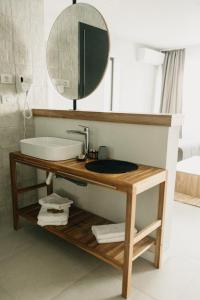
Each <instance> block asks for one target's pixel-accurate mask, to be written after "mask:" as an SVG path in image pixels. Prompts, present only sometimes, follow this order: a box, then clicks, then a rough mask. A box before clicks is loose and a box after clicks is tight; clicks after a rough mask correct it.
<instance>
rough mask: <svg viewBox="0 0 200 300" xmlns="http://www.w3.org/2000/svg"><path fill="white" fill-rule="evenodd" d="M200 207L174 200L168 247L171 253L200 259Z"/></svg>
mask: <svg viewBox="0 0 200 300" xmlns="http://www.w3.org/2000/svg"><path fill="white" fill-rule="evenodd" d="M199 228H200V208H199V207H195V206H192V205H187V204H182V203H179V202H175V205H174V209H173V224H172V235H171V240H170V248H171V254H172V255H178V256H184V257H190V258H194V259H199V260H200V239H199V238H196V237H198V236H199Z"/></svg>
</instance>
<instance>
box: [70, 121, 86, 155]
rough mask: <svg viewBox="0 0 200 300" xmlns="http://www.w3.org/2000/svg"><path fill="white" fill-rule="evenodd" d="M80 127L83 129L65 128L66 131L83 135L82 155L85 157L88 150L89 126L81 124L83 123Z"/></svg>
mask: <svg viewBox="0 0 200 300" xmlns="http://www.w3.org/2000/svg"><path fill="white" fill-rule="evenodd" d="M79 126H80V127H82V128H83V131H81V130H67V131H66V132H67V133H72V134H73V133H75V134H81V135H84V136H85V144H84V155H85V157H87V156H88V152H89V127H87V126H83V125H79Z"/></svg>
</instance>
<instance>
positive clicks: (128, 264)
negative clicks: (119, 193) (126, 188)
mask: <svg viewBox="0 0 200 300" xmlns="http://www.w3.org/2000/svg"><path fill="white" fill-rule="evenodd" d="M135 211H136V193H135V190H134V189H133V190H132V191H130V192H128V193H127V202H126V228H125V243H124V266H123V280H122V297H124V298H127V297H128V295H129V293H130V290H131V278H132V257H133V241H134V228H135Z"/></svg>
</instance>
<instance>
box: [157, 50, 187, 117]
mask: <svg viewBox="0 0 200 300" xmlns="http://www.w3.org/2000/svg"><path fill="white" fill-rule="evenodd" d="M164 53H165V60H164V64H163V69H162V94H161V108H160V112H161V113H182V97H183V73H184V62H185V49H180V50H173V51H166V52H164Z"/></svg>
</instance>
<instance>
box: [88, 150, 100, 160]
mask: <svg viewBox="0 0 200 300" xmlns="http://www.w3.org/2000/svg"><path fill="white" fill-rule="evenodd" d="M88 157H89V158H91V159H97V158H98V151H97V150H95V149H90V151H89V153H88Z"/></svg>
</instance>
